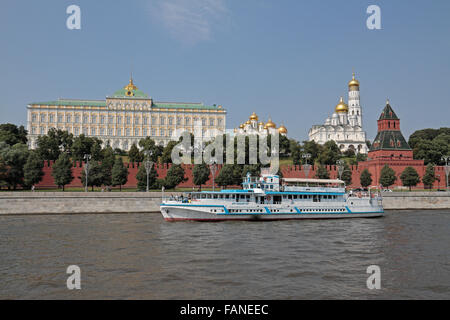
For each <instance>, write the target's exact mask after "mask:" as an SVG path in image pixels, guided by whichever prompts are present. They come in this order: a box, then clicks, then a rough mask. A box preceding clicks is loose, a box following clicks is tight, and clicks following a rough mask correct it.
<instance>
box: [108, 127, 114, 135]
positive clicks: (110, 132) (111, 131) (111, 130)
mask: <svg viewBox="0 0 450 320" xmlns="http://www.w3.org/2000/svg"><path fill="white" fill-rule="evenodd" d="M112 135H113V129H112V128H108V136H112Z"/></svg>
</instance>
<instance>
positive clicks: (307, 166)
mask: <svg viewBox="0 0 450 320" xmlns="http://www.w3.org/2000/svg"><path fill="white" fill-rule="evenodd" d="M302 158H303V159H305V162H306V163H305V164H304V165H302V167H303V171H305V178H308V175H309V172H310V171H311V165H310V164H309V163H308V159H311V154H310V153H305V154H302Z"/></svg>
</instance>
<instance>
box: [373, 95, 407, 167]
mask: <svg viewBox="0 0 450 320" xmlns="http://www.w3.org/2000/svg"><path fill="white" fill-rule="evenodd" d="M369 158H371V159H381V158H384V159H385V158H401V159H412V158H413V151H412V149H411V147H410V146H409V144H408V142H406V139H405V137H403V134H402V132H401V130H400V118H399V117H398V116H397V115H396V114H395V112H394V110H393V109H392V107H391V104H390V102H389V100H387V102H386V106H385V107H384V109H383V111H382V112H381V115H380V118H379V119H378V134H377V136H376V137H375V140H374V141H373V143H372V146H371V148H370V151H369Z"/></svg>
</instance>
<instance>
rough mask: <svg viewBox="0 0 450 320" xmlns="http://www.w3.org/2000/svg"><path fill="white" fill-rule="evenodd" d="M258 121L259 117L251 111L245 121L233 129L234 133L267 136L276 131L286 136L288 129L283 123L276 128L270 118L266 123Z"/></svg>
mask: <svg viewBox="0 0 450 320" xmlns="http://www.w3.org/2000/svg"><path fill="white" fill-rule="evenodd" d="M258 121H259V117H258V116H257V115H256V113H255V112H253V113H252V115H251V116H250V118H249V119H248V120H247V121H246V122H244V123H242V124H241V125H240V126H239V128H235V129H234V134H235V135H236V134H240V135H259V136H267V135H269V134H272V135H273V134H275V133H277V132H278V133H279V134H280V135H282V136H287V133H288V131H287V129H286V127H285V126H284V125H281V126H280V127H279V128H277V125H276V124H275V123H274V122H273V121H272V119H270V118H269V121H267V123H264V122H262V121H261V122H258Z"/></svg>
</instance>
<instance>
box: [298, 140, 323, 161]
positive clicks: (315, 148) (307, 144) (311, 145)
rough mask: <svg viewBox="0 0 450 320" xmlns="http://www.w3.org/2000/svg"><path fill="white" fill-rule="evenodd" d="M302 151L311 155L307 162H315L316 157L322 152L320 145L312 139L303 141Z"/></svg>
mask: <svg viewBox="0 0 450 320" xmlns="http://www.w3.org/2000/svg"><path fill="white" fill-rule="evenodd" d="M303 152H304V153H309V154H310V155H311V159H309V160H308V163H309V164H313V163H315V162H316V159H317V157H318V156H319V154H320V153H321V152H322V146H321V145H320V144H318V143H317V142H315V141H314V140H312V141H303Z"/></svg>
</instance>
